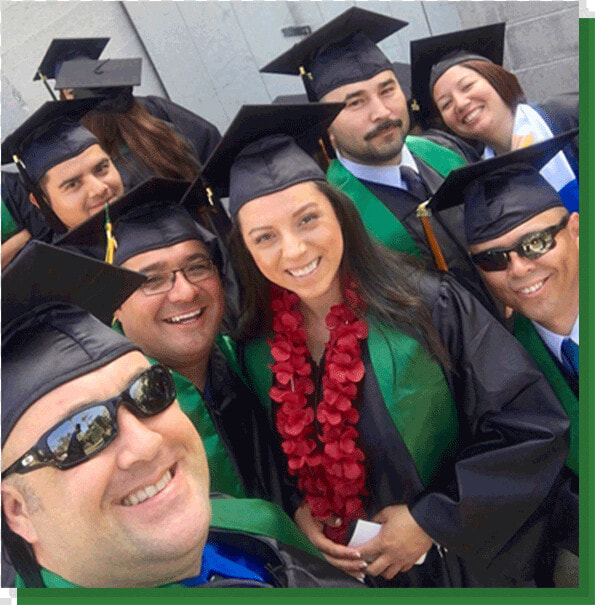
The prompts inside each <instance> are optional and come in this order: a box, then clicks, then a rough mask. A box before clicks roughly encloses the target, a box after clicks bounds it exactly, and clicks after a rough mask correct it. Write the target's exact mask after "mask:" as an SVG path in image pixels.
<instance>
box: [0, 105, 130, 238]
mask: <svg viewBox="0 0 595 605" xmlns="http://www.w3.org/2000/svg"><path fill="white" fill-rule="evenodd" d="M97 102H98V100H97V99H96V98H89V99H80V100H76V101H63V102H60V103H56V102H47V103H45V104H44V105H42V106H41V107H40V108H39V109H38V110H37V111H36V112H35V113H33V114H32V115H31V117H30V118H29V119H27V120H26V121H25V122H24V123H23V124H21V126H19V127H18V128H17V129H16V130H15V131H14V132H13V133H11V134H10V135H9V136H8V137H6V139H5V140H4V142H3V143H2V163H3V164H6V163H8V162H11V161H13V162H15V163H16V165H17V168H18V169H19V172H20V174H21V179H22V182H23V185H24V187H25V189H27V191H28V192H29V200H30V202H31V203H32V204H34V205H35V206H37V207H38V208H39V209H40V210H41V211H42V213H43V215H44V218H45V219H46V221H48V223H49V225H50V226H51V227H52V229H53V230H54V232H55V233H63V232H64V231H66V230H68V229H72V228H73V227H76V226H77V225H79V224H80V223H82V222H83V221H84V220H86V219H87V218H89V217H90V216H91V215H93V214H95V213H96V212H99V211H100V210H101V209H102V208H103V207H104V206H105V204H109V203H112V202H113V201H114V200H115V199H116V198H117V197H119V196H120V195H122V193H123V192H124V187H123V185H122V180H121V178H120V174H119V173H118V171H117V169H116V167H115V166H114V164H113V163H112V161H111V160H110V158H109V156H108V155H107V153H105V151H104V150H103V149H102V148H101V146H100V145H99V141H98V140H97V138H96V137H95V136H94V135H92V134H91V133H90V132H89V131H88V130H87V129H86V128H84V127H83V126H81V125H80V124H79V123H78V120H79V119H80V118H81V117H83V115H84V114H85V113H87V112H88V111H89V110H90V109H92V108H93V107H94V106H95V105H96V104H97Z"/></svg>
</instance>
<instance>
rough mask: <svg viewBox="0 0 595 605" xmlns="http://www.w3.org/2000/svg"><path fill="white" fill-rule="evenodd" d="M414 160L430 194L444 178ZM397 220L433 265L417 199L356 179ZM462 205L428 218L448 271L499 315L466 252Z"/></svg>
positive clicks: (389, 187)
mask: <svg viewBox="0 0 595 605" xmlns="http://www.w3.org/2000/svg"><path fill="white" fill-rule="evenodd" d="M414 157H415V162H416V164H417V167H418V169H419V175H420V177H421V178H422V180H423V181H424V184H425V186H426V189H428V191H429V193H430V194H433V193H435V192H436V190H437V189H438V188H439V187H440V185H441V184H442V182H443V181H444V179H443V178H442V177H441V176H440V174H438V172H436V171H435V170H434V169H433V168H431V167H430V166H428V164H426V163H425V162H423V161H422V160H420V159H419V158H418V157H417V156H414ZM359 180H360V181H361V183H362V184H363V185H365V186H366V187H367V188H368V189H369V190H370V191H371V192H372V193H373V194H374V195H375V196H376V197H377V198H378V199H379V200H380V201H381V202H382V203H383V204H384V205H385V206H386V207H387V208H388V209H389V210H390V211H391V212H392V213H393V214H394V215H395V216H396V217H397V218H398V219H399V221H400V222H401V224H402V225H403V227H405V229H406V230H407V232H408V233H409V235H411V237H412V238H413V240H414V242H415V243H416V245H417V247H418V248H419V249H420V251H421V253H422V256H423V258H424V260H425V262H426V265H427V266H428V267H434V266H435V262H434V257H433V255H432V251H431V249H430V245H429V244H428V238H427V236H426V234H425V231H424V228H423V225H422V223H421V220H420V219H419V218H418V217H417V215H416V210H417V207H418V206H419V203H420V200H419V199H418V198H416V197H415V196H413V195H412V194H410V193H409V192H408V191H405V190H404V189H397V188H396V187H391V186H390V185H381V184H379V183H373V182H371V181H366V180H363V179H359ZM464 220H465V209H464V205H463V204H459V205H457V206H453V207H452V208H448V209H447V210H442V211H441V212H440V213H437V212H434V213H433V214H432V216H431V217H430V222H431V224H432V228H433V230H434V234H435V235H436V239H437V240H438V243H439V245H440V248H441V250H442V253H443V255H444V259H445V261H446V264H447V266H448V269H449V271H450V272H451V273H452V274H453V275H454V277H455V278H456V279H457V280H458V281H459V282H460V283H461V284H463V285H464V286H465V287H466V288H467V289H468V290H469V291H470V292H471V293H472V294H473V295H474V296H475V297H476V298H477V299H478V300H479V301H480V302H481V303H482V304H483V305H484V306H485V307H486V308H487V309H488V310H489V311H490V312H491V313H492V314H493V315H494V316H495V317H498V316H499V312H498V310H497V307H496V304H495V302H494V299H493V297H492V295H491V294H490V292H489V291H488V289H487V288H486V286H485V284H484V282H483V280H482V278H481V276H480V275H479V272H478V271H477V268H476V267H475V265H474V264H473V262H472V261H471V259H470V257H469V255H468V254H467V241H466V239H465V229H464V224H465V222H464Z"/></svg>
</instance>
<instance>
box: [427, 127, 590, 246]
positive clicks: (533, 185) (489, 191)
mask: <svg viewBox="0 0 595 605" xmlns="http://www.w3.org/2000/svg"><path fill="white" fill-rule="evenodd" d="M577 134H578V128H574V129H572V130H569V131H567V132H565V133H562V134H560V135H558V136H555V137H553V138H552V139H548V140H546V141H542V142H541V143H537V144H536V145H531V146H530V147H524V148H522V149H517V150H515V151H511V152H509V153H504V154H502V155H498V156H496V157H493V158H490V159H489V160H484V161H482V162H477V163H475V164H470V165H469V166H464V167H462V168H458V169H456V170H453V171H452V172H451V173H450V174H449V175H448V176H447V177H446V179H445V180H444V182H443V183H442V185H441V186H440V188H439V189H438V191H436V193H435V194H434V195H433V196H432V198H431V200H430V203H429V206H430V208H432V209H433V210H437V211H440V210H444V209H446V208H450V207H451V206H456V205H458V204H461V203H464V204H465V233H466V236H467V243H468V244H477V243H480V242H483V241H487V240H490V239H494V238H497V237H500V236H501V235H503V234H504V233H508V231H510V230H511V229H514V228H515V227H516V226H517V225H520V224H522V223H524V222H526V221H528V220H529V219H531V218H533V217H534V216H536V215H538V214H540V213H541V212H544V211H546V210H549V209H550V208H554V207H557V206H564V202H563V201H562V199H561V198H560V196H559V195H558V192H557V191H556V190H555V189H554V188H553V187H552V186H551V185H550V184H549V183H548V182H547V181H546V180H545V179H544V178H543V177H542V176H541V175H540V174H539V170H541V168H543V166H545V164H547V163H548V162H549V161H550V160H551V159H552V158H553V157H554V156H555V155H556V154H557V153H558V152H559V151H560V150H561V149H562V148H563V147H565V146H566V145H567V144H568V143H569V142H570V141H572V139H574V138H575V137H576V135H577Z"/></svg>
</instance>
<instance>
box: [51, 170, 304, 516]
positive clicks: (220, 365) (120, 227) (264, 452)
mask: <svg viewBox="0 0 595 605" xmlns="http://www.w3.org/2000/svg"><path fill="white" fill-rule="evenodd" d="M203 195H204V194H203V192H202V189H201V187H200V186H199V182H198V181H197V182H196V183H195V186H193V187H192V188H191V189H190V190H189V184H188V183H185V182H182V181H175V180H170V179H158V178H153V179H149V180H148V181H146V182H145V183H143V184H141V185H139V186H138V187H135V188H134V189H133V190H131V191H130V192H129V193H127V194H126V195H124V196H122V197H121V198H120V199H119V200H118V201H117V202H116V203H115V204H114V205H112V206H111V207H110V218H111V221H112V223H113V226H114V227H113V231H114V236H115V238H116V241H117V248H116V250H115V253H114V264H116V265H119V266H122V267H125V268H126V269H131V270H133V271H137V272H139V273H142V274H144V275H146V276H147V281H146V282H145V283H144V284H143V285H142V286H141V287H140V288H139V289H138V290H137V291H136V292H134V293H133V294H132V296H130V298H129V299H128V300H127V301H126V302H125V303H124V304H122V305H121V306H120V307H119V308H118V309H117V310H116V312H115V318H116V319H117V320H118V324H117V325H116V326H115V327H116V329H119V330H121V331H122V332H123V333H124V334H125V335H126V337H127V338H129V339H130V340H131V341H132V342H134V343H135V344H136V345H137V346H138V347H139V348H140V349H141V350H142V351H143V353H144V354H145V355H147V356H148V357H150V358H151V359H152V360H154V362H155V363H157V362H158V363H161V364H163V365H165V366H166V367H168V368H169V369H170V370H171V371H172V374H173V376H174V380H175V382H176V387H177V391H178V398H179V401H180V404H181V406H182V409H183V411H184V412H185V413H186V414H187V415H188V416H189V417H190V419H191V420H192V422H193V424H194V426H195V427H196V429H197V430H198V432H199V434H200V435H201V437H202V439H203V442H204V444H205V448H206V451H207V459H208V462H209V468H210V471H211V477H212V488H213V491H216V492H222V493H225V494H228V495H232V496H236V497H240V498H241V497H246V496H251V497H259V498H264V499H267V500H272V501H275V502H277V503H279V504H284V505H288V502H289V501H288V500H287V499H288V498H291V497H292V496H291V494H292V492H293V490H292V488H291V487H290V486H285V485H283V483H282V479H281V473H277V472H276V469H277V468H278V466H277V465H278V464H281V463H280V462H278V461H277V458H278V459H279V460H280V459H281V458H280V456H281V453H280V452H279V451H277V450H275V449H274V448H276V447H277V446H276V444H275V442H274V440H273V439H272V437H271V435H270V428H269V426H268V422H267V421H266V418H265V417H264V413H263V410H262V409H261V407H260V405H259V403H258V401H257V400H256V398H255V396H254V395H253V394H252V393H251V391H250V390H249V389H248V388H247V386H246V384H245V383H244V381H243V379H242V377H241V376H240V375H239V370H238V367H239V366H238V362H237V358H236V351H235V343H234V342H233V341H232V340H231V339H230V338H229V337H228V336H227V335H224V334H223V331H222V321H223V316H224V313H225V306H226V296H225V291H224V284H225V285H227V283H228V280H227V272H228V267H227V260H226V253H225V251H224V250H223V248H222V246H221V245H220V243H219V242H218V240H217V238H216V237H215V236H214V235H213V234H211V233H210V232H209V231H207V230H206V229H204V228H203V227H201V226H200V225H199V224H198V223H197V222H196V221H194V220H193V219H192V217H191V216H190V214H189V213H188V211H187V210H186V208H196V207H201V206H202V204H203V203H204V202H206V200H204V199H203V197H202V196H203ZM182 199H184V205H182V204H181V203H180V202H181V200H182ZM206 203H208V202H206ZM104 220H105V219H104V217H103V215H98V216H95V217H92V218H91V219H89V220H88V221H86V222H85V223H83V224H82V225H80V226H79V227H78V228H76V229H73V230H72V231H70V232H69V233H67V234H65V235H64V236H63V237H62V238H61V239H60V240H59V241H58V242H57V244H58V245H60V246H74V247H75V248H77V249H78V250H79V251H82V252H83V253H85V254H89V255H91V256H94V257H95V258H103V257H104V255H105V249H106V238H105V232H104V229H103V222H104ZM222 282H223V283H222Z"/></svg>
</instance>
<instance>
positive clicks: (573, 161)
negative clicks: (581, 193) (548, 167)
mask: <svg viewBox="0 0 595 605" xmlns="http://www.w3.org/2000/svg"><path fill="white" fill-rule="evenodd" d="M531 106H532V107H533V109H535V110H536V111H537V113H539V115H540V116H541V117H542V118H543V119H544V120H545V122H546V123H547V125H548V126H549V128H550V130H551V131H552V134H553V135H554V136H556V135H557V134H561V133H563V132H566V131H567V130H570V129H571V128H576V127H577V126H578V114H579V96H578V92H570V93H564V94H560V95H557V96H555V97H552V98H550V99H548V100H546V101H545V102H544V103H538V104H537V105H531ZM562 151H563V152H564V155H565V156H566V159H567V160H568V162H569V163H570V167H571V168H572V170H573V172H574V174H575V175H576V177H577V178H578V166H579V141H578V136H577V137H576V138H575V139H574V140H573V141H571V142H570V143H568V145H566V147H564V149H563V150H562Z"/></svg>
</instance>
